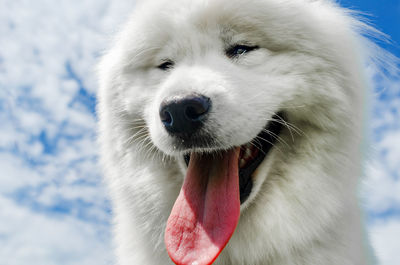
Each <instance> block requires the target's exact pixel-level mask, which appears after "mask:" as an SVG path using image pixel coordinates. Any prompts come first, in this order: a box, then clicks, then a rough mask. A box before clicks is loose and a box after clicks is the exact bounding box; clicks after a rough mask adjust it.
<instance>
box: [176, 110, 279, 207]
mask: <svg viewBox="0 0 400 265" xmlns="http://www.w3.org/2000/svg"><path fill="white" fill-rule="evenodd" d="M284 123H285V121H284V119H283V114H282V113H278V114H277V115H274V116H273V117H272V119H271V121H270V122H268V124H267V125H266V126H265V128H264V129H263V130H262V131H261V132H260V133H259V134H258V135H257V136H256V137H255V138H254V139H253V140H252V141H250V142H249V143H247V144H244V145H242V146H240V155H239V160H238V167H239V186H240V203H244V202H245V201H246V199H247V198H248V197H249V195H250V193H251V190H252V188H253V180H252V175H253V173H254V171H255V170H256V169H257V168H258V167H259V165H260V164H261V163H262V161H263V160H264V159H265V157H266V156H267V154H268V152H269V151H270V150H271V148H272V146H273V145H274V144H275V143H276V141H277V139H278V136H279V134H280V132H281V131H282V127H283V124H284ZM184 159H185V162H186V165H189V161H190V155H189V154H187V155H185V156H184Z"/></svg>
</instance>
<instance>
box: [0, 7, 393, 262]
mask: <svg viewBox="0 0 400 265" xmlns="http://www.w3.org/2000/svg"><path fill="white" fill-rule="evenodd" d="M340 3H341V4H342V5H343V6H345V7H348V8H354V9H357V10H361V11H363V12H365V13H367V14H370V16H368V19H369V20H370V21H371V22H372V23H374V24H375V25H376V26H377V28H378V29H380V30H382V31H383V32H385V33H387V34H389V35H390V36H391V37H392V40H393V42H394V44H386V43H380V44H381V45H382V46H383V47H384V48H385V49H387V50H389V51H391V52H392V53H394V54H396V55H397V56H399V57H400V48H399V46H400V19H399V18H400V1H399V0H382V1H376V0H375V1H372V0H364V1H363V0H354V1H350V0H341V1H340ZM133 6H134V1H126V0H113V1H110V0H79V1H78V0H58V1H51V0H36V1H29V0H3V1H0V43H1V49H0V120H1V125H0V172H1V173H0V246H1V247H0V263H1V264H5V265H8V264H13V265H22V264H31V265H36V264H38V265H39V264H41V265H42V264H46V265H53V264H54V265H64V264H66V265H69V264H80V265H91V264H93V265H95V264H96V265H103V264H110V263H111V261H112V259H113V256H112V251H111V243H110V242H111V241H110V203H109V201H108V197H107V192H106V189H105V187H104V185H103V183H102V180H101V176H100V171H99V167H98V165H97V146H96V144H95V128H96V118H95V114H94V108H95V102H96V101H95V93H96V78H95V75H94V66H95V64H96V62H97V60H98V58H99V55H100V54H101V52H102V50H104V49H105V48H106V47H107V45H108V39H109V36H110V35H112V33H114V32H115V31H116V29H117V28H118V26H119V25H120V24H121V23H122V22H123V21H124V20H125V19H126V17H127V16H128V15H129V10H131V9H132V8H133ZM366 69H367V71H368V73H369V74H370V75H371V76H372V77H373V80H375V87H376V89H375V92H374V97H373V100H372V105H371V109H372V115H371V116H372V117H371V121H370V126H369V130H370V132H371V135H372V143H371V146H372V147H371V153H370V154H368V157H369V160H368V161H367V163H366V174H367V177H366V180H365V185H364V188H363V190H362V196H363V198H364V200H363V201H364V203H363V204H364V207H365V209H366V212H367V216H368V222H367V224H368V232H369V233H370V236H371V240H372V244H373V246H374V248H375V249H376V252H377V256H378V258H379V260H380V261H381V264H382V265H394V264H400V255H398V253H399V252H400V244H399V243H398V238H400V174H399V172H400V163H399V161H400V80H399V78H398V77H394V76H390V77H388V78H382V77H379V76H377V75H376V73H375V72H374V70H373V68H372V67H366Z"/></svg>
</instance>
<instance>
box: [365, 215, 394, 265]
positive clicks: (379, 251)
mask: <svg viewBox="0 0 400 265" xmlns="http://www.w3.org/2000/svg"><path fill="white" fill-rule="evenodd" d="M399 236H400V219H396V218H393V219H389V220H381V221H379V222H376V223H375V224H373V225H372V226H371V227H370V237H371V239H372V245H373V248H374V250H375V254H376V256H377V258H378V259H379V261H380V262H381V263H380V264H382V265H395V264H400V257H399V256H400V255H399V253H400V244H399Z"/></svg>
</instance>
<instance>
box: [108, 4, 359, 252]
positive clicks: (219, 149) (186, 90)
mask: <svg viewBox="0 0 400 265" xmlns="http://www.w3.org/2000/svg"><path fill="white" fill-rule="evenodd" d="M282 2H285V4H282ZM351 23H352V21H351V19H350V18H348V17H347V16H345V15H343V14H342V13H341V12H337V10H336V8H335V7H334V4H332V3H328V2H327V1H307V0H293V1H282V0H271V1H260V0H250V1H239V0H229V1H226V0H216V1H200V0H199V1H186V0H178V1H147V2H146V3H143V4H140V5H139V6H138V7H137V10H136V12H135V14H134V15H133V18H132V20H131V22H130V23H128V25H127V26H126V27H125V28H124V30H123V31H122V33H121V34H120V35H119V37H118V42H117V46H116V47H114V49H113V50H112V52H111V53H110V54H108V55H107V56H106V57H105V59H104V60H103V63H102V69H103V70H105V72H104V74H103V76H104V77H103V78H104V80H103V83H107V84H108V85H107V91H106V92H104V93H103V94H104V96H103V97H104V101H105V102H107V104H108V107H109V108H111V109H113V111H115V113H117V114H118V115H115V116H116V117H118V118H121V117H123V119H124V124H125V125H126V124H131V125H132V126H127V128H129V130H126V134H125V135H126V140H127V141H126V142H125V143H134V144H136V147H135V148H136V149H138V150H142V152H143V153H144V154H146V151H148V150H149V151H148V152H153V151H155V152H157V153H161V154H163V155H167V156H171V157H174V158H175V159H176V160H177V161H180V162H179V163H181V164H182V165H184V162H183V161H184V160H185V161H186V164H187V165H188V168H189V169H188V170H187V177H186V179H189V178H190V179H191V180H193V181H194V182H193V181H192V182H191V183H186V182H185V184H184V187H183V190H182V191H181V193H185V191H186V193H188V192H192V193H196V196H198V197H202V196H205V195H204V194H205V193H207V191H204V192H203V191H197V190H196V188H194V186H201V185H202V184H201V183H197V182H195V180H194V179H196V178H200V177H203V178H210V179H211V178H221V176H219V174H222V173H210V172H212V171H215V170H216V169H218V170H219V172H225V173H224V174H225V175H227V176H230V177H229V178H233V179H234V178H235V176H236V177H237V176H239V184H238V185H239V186H238V187H237V189H238V190H237V191H229V192H227V193H228V195H226V197H225V201H223V199H221V198H219V196H217V195H215V194H214V195H211V197H209V198H213V200H214V201H218V200H222V201H221V204H224V203H226V204H228V205H230V204H235V205H233V206H229V207H230V208H231V209H232V210H231V212H230V213H227V215H237V217H235V218H236V219H235V218H233V219H234V220H233V219H232V220H229V221H228V223H229V222H230V223H231V224H229V225H227V226H229V227H233V229H234V226H236V223H237V218H238V214H239V210H238V207H240V202H241V203H242V204H243V203H244V205H247V204H248V203H249V202H250V201H251V200H253V199H254V198H255V197H256V195H257V192H258V190H259V189H260V187H261V186H262V184H263V183H264V182H265V179H266V178H267V175H268V172H269V171H270V170H269V168H270V167H273V165H271V163H277V162H278V161H279V162H281V163H282V162H283V161H282V159H284V157H285V155H286V154H287V157H290V156H291V155H290V154H294V153H296V152H301V150H300V149H299V148H301V146H302V144H299V143H302V141H310V139H307V140H306V138H307V137H310V135H306V134H307V133H304V130H306V129H304V128H307V129H309V128H312V129H313V130H315V131H318V130H326V131H329V130H331V131H332V132H334V131H337V132H340V130H341V128H340V127H341V126H344V125H346V124H348V123H349V121H350V120H352V119H353V118H354V117H358V116H357V115H359V113H358V109H359V108H358V107H354V106H358V105H359V104H360V102H359V101H358V99H359V96H358V93H359V92H358V91H355V89H356V88H357V86H358V85H359V84H358V83H357V80H359V79H358V76H357V75H358V72H357V71H356V70H355V69H357V66H358V64H357V63H355V62H354V60H356V61H357V60H358V58H357V57H355V56H354V47H355V44H356V43H357V40H356V37H355V36H354V34H352V33H351V31H350V29H349V24H351ZM344 84H346V85H344ZM352 105H353V106H352ZM350 110H351V112H352V113H349V112H350ZM354 110H355V111H354ZM135 124H136V125H138V126H135ZM332 124H334V126H332ZM302 126H303V127H302ZM132 128H133V129H132ZM295 139H297V141H298V143H297V144H296V145H295V144H294V143H293V141H294V140H295ZM146 140H147V142H146ZM296 148H297V149H296ZM143 149H144V150H143ZM278 152H281V155H280V156H279V160H277V159H278V158H276V159H274V158H273V157H274V156H278V155H277V153H278ZM282 152H283V153H284V154H283V155H282ZM285 152H287V153H286V154H285ZM215 157H217V158H215ZM175 159H174V160H175ZM216 161H217V162H216ZM232 163H235V164H236V165H235V166H234V167H233V168H230V166H228V165H231V164H232ZM217 164H218V165H217ZM221 164H223V166H222V167H225V169H224V168H222V169H221V168H219V166H220V165H221ZM228 167H229V168H228ZM267 168H268V170H267ZM184 170H186V168H185V169H184ZM202 170H203V171H207V172H208V173H204V174H205V175H207V176H202V173H201V172H200V171H202ZM199 172H200V173H199ZM235 172H236V173H235ZM235 174H236V175H235ZM211 175H213V177H210V176H211ZM232 181H233V180H226V181H225V182H224V183H223V184H221V185H223V186H229V185H230V183H231V182H232ZM188 182H190V181H188ZM208 185H211V184H210V183H208ZM215 185H217V184H215ZM232 185H234V184H232ZM236 186H237V185H236ZM213 187H214V188H215V190H214V193H215V192H217V193H218V192H221V189H220V187H217V186H213ZM232 189H235V188H232ZM182 196H183V195H182ZM182 196H180V197H179V198H178V200H177V204H178V206H179V207H181V208H182V207H186V206H182V205H184V204H185V203H186V204H188V203H189V204H190V201H191V199H190V198H188V196H187V194H186V196H183V197H184V198H183V197H182ZM221 196H222V195H221ZM238 196H239V197H238ZM189 197H190V196H189ZM217 197H218V198H217ZM192 199H193V198H192ZM197 199H198V198H197ZM197 199H193V200H197ZM231 199H232V200H234V202H232V203H231V202H227V201H231ZM193 200H192V201H191V202H192V203H193V204H196V203H197V202H198V201H196V203H194V202H193ZM188 201H189V202H188ZM200 204H201V203H200ZM196 207H197V208H196ZM218 207H219V206H218V205H217V206H216V205H213V206H211V209H212V210H215V211H217V210H216V209H215V208H218ZM227 207H228V206H227ZM229 207H228V208H229ZM189 208H190V207H189ZM194 208H196V209H194ZM206 208H207V206H204V205H201V206H198V205H197V206H193V208H192V212H193V213H194V214H195V215H196V214H197V213H198V212H199V211H205V210H207V209H206ZM242 208H243V205H242ZM177 211H178V210H176V207H174V209H173V212H172V214H171V216H172V217H170V219H171V218H172V221H169V223H170V222H174V223H177V222H178V223H179V221H177V220H180V219H183V217H182V216H181V214H180V213H179V212H177ZM228 212H229V211H228ZM186 217H187V216H185V218H186ZM191 218H194V219H196V218H197V217H191ZM210 218H211V219H212V220H206V223H207V222H208V223H212V224H214V225H211V226H214V227H215V226H217V225H215V222H218V221H215V220H214V219H213V218H214V217H210ZM191 221H193V220H191ZM191 221H190V222H191ZM194 222H197V219H196V220H194ZM202 225H204V223H202ZM178 226H179V225H178ZM187 226H188V225H187V224H182V225H181V226H179V228H175V227H173V225H169V226H168V227H169V228H170V229H169V230H168V228H167V236H166V241H167V245H168V244H172V245H173V244H175V243H176V242H175V243H174V242H172V241H174V240H175V239H176V237H177V235H176V234H179V233H180V232H179V231H177V230H182V229H183V228H182V227H186V228H187ZM186 228H185V229H186ZM197 228H198V227H196V229H197ZM187 229H189V228H187ZM207 229H208V228H207ZM207 229H205V230H206V232H205V233H206V234H207V233H208V234H210V233H211V234H212V233H214V232H215V231H214V230H213V231H211V230H212V229H214V228H209V229H211V230H207ZM189 230H190V229H189ZM228 230H229V229H228ZM231 230H232V229H231ZM232 232H233V230H232V231H224V232H218V233H217V234H218V237H217V238H224V239H223V240H222V241H221V242H219V241H218V240H217V239H215V240H216V242H217V243H215V242H214V243H215V244H214V245H217V247H216V249H217V252H218V251H220V249H222V248H223V247H224V245H225V244H226V242H227V240H228V239H229V237H230V235H231V233H232ZM188 233H189V234H190V232H188ZM196 233H197V234H196V236H197V237H201V236H202V235H203V234H202V233H201V232H196ZM200 241H201V239H200ZM171 242H172V243H171ZM204 242H206V241H204ZM204 242H203V241H202V244H203V243H204ZM181 243H182V242H181V241H179V242H178V243H176V244H181ZM191 243H193V242H192V241H191ZM184 244H186V243H185V242H184V243H183V245H184ZM175 247H176V246H171V247H170V249H169V250H170V251H171V252H174V251H175V252H176V253H178V252H179V251H180V250H179V249H175V250H171V249H174V248H175ZM186 247H187V246H186ZM183 248H185V246H183ZM195 249H196V248H195ZM197 250H198V249H197ZM207 253H208V252H207ZM218 253H219V252H218ZM173 255H174V254H172V256H173ZM177 255H178V256H179V255H181V254H177ZM210 255H211V254H210ZM181 256H182V255H181ZM184 256H188V255H187V253H186V252H185V255H184ZM211 256H212V255H211ZM175 258H176V256H175ZM181 258H182V257H181ZM177 259H179V258H177ZM209 259H212V257H211V258H209Z"/></svg>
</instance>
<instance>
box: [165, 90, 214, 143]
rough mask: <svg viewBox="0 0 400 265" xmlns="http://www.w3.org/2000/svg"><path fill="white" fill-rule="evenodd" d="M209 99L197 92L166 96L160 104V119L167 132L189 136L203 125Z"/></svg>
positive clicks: (209, 104) (208, 107)
mask: <svg viewBox="0 0 400 265" xmlns="http://www.w3.org/2000/svg"><path fill="white" fill-rule="evenodd" d="M210 108H211V100H210V98H208V97H205V96H203V95H199V94H191V95H187V96H174V97H169V98H166V99H165V100H164V101H163V102H162V103H161V106H160V119H161V121H162V123H163V125H164V127H165V129H166V130H167V132H168V133H170V134H171V135H175V136H190V135H192V134H194V133H195V132H196V131H198V130H199V129H200V128H201V126H202V125H203V122H204V119H205V118H206V116H207V114H208V113H209V111H210Z"/></svg>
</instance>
